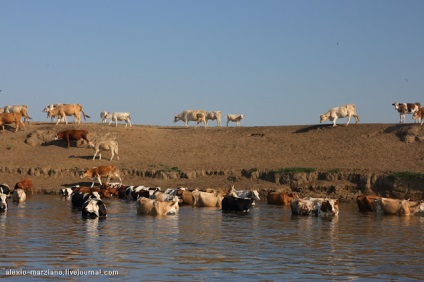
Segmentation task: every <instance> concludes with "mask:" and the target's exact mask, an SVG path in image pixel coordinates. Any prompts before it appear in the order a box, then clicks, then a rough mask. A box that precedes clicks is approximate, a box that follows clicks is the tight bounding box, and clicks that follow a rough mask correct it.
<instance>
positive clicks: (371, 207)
mask: <svg viewBox="0 0 424 282" xmlns="http://www.w3.org/2000/svg"><path fill="white" fill-rule="evenodd" d="M102 170H103V169H101V168H99V167H98V168H97V169H96V170H94V171H93V170H91V172H90V173H88V174H87V172H84V173H82V174H81V177H94V178H96V179H97V177H98V175H99V174H96V171H102ZM110 171H113V174H114V175H115V176H116V177H117V178H118V179H120V177H119V172H118V170H116V168H115V170H110ZM27 193H30V194H31V195H32V194H33V193H34V191H33V187H32V180H31V179H30V178H26V179H24V180H22V181H20V182H18V183H16V185H15V188H14V189H13V191H12V190H11V189H10V188H9V186H8V185H7V184H0V211H2V212H5V211H6V210H7V208H8V199H9V198H12V199H13V202H16V203H21V202H24V201H26V199H27V197H26V194H27ZM59 195H60V196H61V197H64V198H65V199H67V200H69V201H70V202H71V206H72V208H73V209H78V210H80V212H81V215H82V217H84V218H88V219H89V218H105V217H107V207H106V203H105V202H104V201H103V199H105V200H106V201H110V200H113V199H117V200H119V199H120V200H124V201H127V202H133V201H136V210H135V213H136V214H139V215H153V216H165V215H171V214H177V213H178V212H179V208H180V206H191V207H210V208H217V209H220V210H222V211H223V212H241V213H247V212H249V211H250V209H251V208H252V206H255V205H256V201H260V200H261V198H260V196H259V193H258V192H257V191H256V190H251V191H245V190H236V189H235V188H234V186H232V187H231V188H230V189H204V190H201V191H200V190H197V189H189V188H184V187H178V188H168V189H166V190H164V191H162V189H161V188H160V187H147V186H128V185H123V184H122V183H121V182H120V183H118V182H115V183H111V182H108V181H106V183H104V184H100V186H98V187H93V186H91V187H81V186H79V185H76V186H72V187H67V188H61V189H60V191H59ZM266 201H267V204H269V205H283V206H290V209H291V213H292V215H293V216H317V217H326V218H329V217H330V218H331V217H335V216H338V214H339V203H338V200H337V199H331V198H311V197H304V198H300V197H299V196H298V195H297V194H295V193H286V192H277V191H269V192H268V194H267V195H266ZM357 205H358V211H359V212H373V213H376V214H391V215H405V216H407V215H423V214H424V202H423V201H421V202H418V201H410V200H399V199H391V198H384V197H378V196H365V195H360V196H358V197H357Z"/></svg>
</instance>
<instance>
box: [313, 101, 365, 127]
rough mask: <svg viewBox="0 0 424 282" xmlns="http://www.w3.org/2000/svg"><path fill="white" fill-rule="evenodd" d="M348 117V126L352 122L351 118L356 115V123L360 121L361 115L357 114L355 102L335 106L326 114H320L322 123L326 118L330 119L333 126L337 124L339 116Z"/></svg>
mask: <svg viewBox="0 0 424 282" xmlns="http://www.w3.org/2000/svg"><path fill="white" fill-rule="evenodd" d="M345 117H347V118H348V119H347V123H346V126H347V125H349V123H350V118H351V117H354V118H355V121H356V123H358V122H359V116H358V115H357V114H356V106H355V104H347V105H344V106H340V107H334V108H331V109H329V110H328V111H327V112H326V113H325V114H322V115H320V117H319V118H320V120H319V122H320V123H323V122H324V121H326V120H330V121H332V122H333V126H337V124H336V120H337V119H338V118H345Z"/></svg>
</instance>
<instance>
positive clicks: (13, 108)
mask: <svg viewBox="0 0 424 282" xmlns="http://www.w3.org/2000/svg"><path fill="white" fill-rule="evenodd" d="M3 112H4V113H20V114H21V115H22V117H23V118H24V122H26V121H27V119H32V118H30V117H29V115H28V106H27V105H10V106H4V108H3Z"/></svg>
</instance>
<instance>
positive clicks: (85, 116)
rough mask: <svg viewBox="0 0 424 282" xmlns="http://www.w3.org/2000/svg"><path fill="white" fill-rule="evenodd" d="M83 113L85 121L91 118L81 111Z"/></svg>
mask: <svg viewBox="0 0 424 282" xmlns="http://www.w3.org/2000/svg"><path fill="white" fill-rule="evenodd" d="M81 112H82V116H83V117H84V120H85V118H90V116H89V115H86V114H85V113H84V111H81Z"/></svg>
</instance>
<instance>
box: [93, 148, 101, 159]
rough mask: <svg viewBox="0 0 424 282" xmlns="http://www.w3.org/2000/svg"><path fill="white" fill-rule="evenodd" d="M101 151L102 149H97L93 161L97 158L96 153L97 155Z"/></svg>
mask: <svg viewBox="0 0 424 282" xmlns="http://www.w3.org/2000/svg"><path fill="white" fill-rule="evenodd" d="M99 151H100V150H96V152H94V156H93V161H94V160H95V159H96V155H97V153H99ZM99 160H100V158H99Z"/></svg>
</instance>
